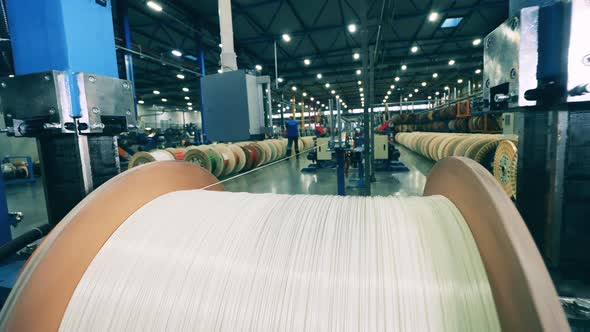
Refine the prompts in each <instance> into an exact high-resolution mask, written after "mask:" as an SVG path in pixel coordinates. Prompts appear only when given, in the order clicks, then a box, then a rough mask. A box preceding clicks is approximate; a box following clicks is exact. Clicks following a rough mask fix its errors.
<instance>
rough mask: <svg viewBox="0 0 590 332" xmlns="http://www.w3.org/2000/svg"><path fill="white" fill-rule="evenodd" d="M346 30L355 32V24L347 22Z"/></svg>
mask: <svg viewBox="0 0 590 332" xmlns="http://www.w3.org/2000/svg"><path fill="white" fill-rule="evenodd" d="M348 32H350V33H355V32H356V24H349V25H348Z"/></svg>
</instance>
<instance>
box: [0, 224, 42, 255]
mask: <svg viewBox="0 0 590 332" xmlns="http://www.w3.org/2000/svg"><path fill="white" fill-rule="evenodd" d="M50 230H51V225H50V224H43V225H41V226H38V227H35V228H33V229H31V230H30V231H28V232H26V233H24V234H23V235H21V236H19V237H17V238H15V239H12V240H10V241H8V242H6V243H5V244H4V245H2V246H1V247H0V261H3V260H5V259H7V258H9V257H10V256H12V255H14V254H16V253H17V252H18V251H19V250H21V249H22V248H24V247H26V246H27V245H29V244H31V243H33V242H35V241H37V240H39V239H40V238H42V237H44V236H45V235H47V233H49V231H50Z"/></svg>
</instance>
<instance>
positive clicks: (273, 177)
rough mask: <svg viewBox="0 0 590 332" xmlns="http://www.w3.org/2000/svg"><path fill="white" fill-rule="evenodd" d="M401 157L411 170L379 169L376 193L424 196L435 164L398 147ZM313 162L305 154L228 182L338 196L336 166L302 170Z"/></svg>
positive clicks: (350, 191)
mask: <svg viewBox="0 0 590 332" xmlns="http://www.w3.org/2000/svg"><path fill="white" fill-rule="evenodd" d="M398 148H399V149H400V152H401V158H400V160H401V161H402V162H403V163H404V164H406V166H407V167H408V168H409V169H410V171H409V172H405V173H404V172H401V173H392V172H377V173H376V174H375V177H376V179H377V181H376V182H375V183H372V184H371V192H372V194H373V196H388V195H392V194H398V195H402V196H414V195H422V191H423V190H424V185H425V183H426V175H428V172H429V171H430V169H431V168H432V166H433V165H434V163H433V162H432V161H430V160H428V159H425V158H423V157H421V156H419V155H417V154H415V153H414V152H412V151H410V150H408V149H406V148H404V147H398ZM309 164H310V161H309V160H307V159H306V157H305V156H304V155H303V156H301V157H300V158H299V159H298V160H295V159H290V160H286V161H282V162H280V163H277V164H274V165H271V166H268V167H264V168H262V169H257V170H256V171H255V172H252V173H249V174H245V175H243V176H240V177H237V178H235V179H232V180H229V181H227V182H225V183H224V184H223V185H224V186H225V190H226V191H233V192H251V193H274V194H314V195H336V190H337V188H336V169H335V168H334V169H330V168H328V169H320V170H318V171H317V173H302V172H301V169H302V168H304V167H306V166H307V165H309ZM356 176H357V174H356V171H353V170H352V169H351V170H350V174H349V178H348V179H347V181H346V182H347V186H349V185H352V184H353V182H352V181H349V179H350V178H354V177H356ZM361 193H362V190H361V189H354V188H349V187H347V188H346V194H347V195H360V194H361Z"/></svg>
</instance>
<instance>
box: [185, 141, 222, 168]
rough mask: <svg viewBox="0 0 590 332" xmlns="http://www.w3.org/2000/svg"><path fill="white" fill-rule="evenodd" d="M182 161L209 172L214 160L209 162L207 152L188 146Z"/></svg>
mask: <svg viewBox="0 0 590 332" xmlns="http://www.w3.org/2000/svg"><path fill="white" fill-rule="evenodd" d="M183 160H184V161H186V162H189V163H193V164H195V165H198V166H201V167H203V168H204V169H206V170H207V171H209V172H211V171H212V170H213V164H214V163H215V158H213V160H211V159H210V158H209V155H208V154H207V152H205V151H203V150H200V149H197V147H196V146H189V147H188V148H187V149H186V153H185V154H184V157H183Z"/></svg>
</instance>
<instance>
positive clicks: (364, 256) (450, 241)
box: [60, 190, 500, 332]
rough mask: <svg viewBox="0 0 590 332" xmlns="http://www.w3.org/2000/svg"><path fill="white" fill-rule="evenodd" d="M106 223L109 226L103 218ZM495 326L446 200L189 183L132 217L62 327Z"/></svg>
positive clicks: (474, 257) (478, 264) (477, 266)
mask: <svg viewBox="0 0 590 332" xmlns="http://www.w3.org/2000/svg"><path fill="white" fill-rule="evenodd" d="M97 222H100V220H97ZM246 330H249V331H303V330H309V331H499V330H500V325H499V322H498V317H497V313H496V309H495V305H494V301H493V297H492V294H491V290H490V286H489V283H488V280H487V275H486V272H485V269H484V267H483V264H482V261H481V258H480V257H479V253H478V251H477V247H476V244H475V241H474V240H473V237H472V236H471V233H470V231H469V228H468V227H467V225H466V223H465V221H464V220H463V217H462V216H461V214H460V213H459V211H458V210H457V209H456V208H455V206H454V205H453V204H452V203H451V202H450V201H448V200H447V199H446V198H443V197H439V196H433V197H419V198H418V197H416V198H399V197H372V198H370V197H369V198H367V197H336V196H308V195H297V196H289V195H274V194H247V193H228V192H208V191H199V190H196V191H181V192H174V193H170V194H167V195H164V196H161V197H159V198H157V199H155V200H153V201H152V202H150V203H148V204H147V205H145V206H144V207H143V208H141V209H139V210H138V211H137V212H135V213H134V214H133V215H131V216H130V217H129V218H128V219H127V220H126V221H125V222H124V223H123V224H122V225H121V226H120V227H119V229H118V230H117V231H116V232H115V233H114V234H113V235H112V236H111V238H110V239H109V240H108V241H107V242H106V243H105V245H104V246H103V248H102V249H101V250H100V251H99V253H98V254H97V256H96V257H95V259H94V260H93V261H92V263H91V264H90V266H89V267H88V269H87V271H86V272H85V274H84V275H83V277H82V280H81V281H80V283H79V285H78V286H77V288H76V290H75V292H74V294H73V296H72V298H71V300H70V303H69V305H68V307H67V309H66V312H65V314H64V318H63V320H62V323H61V326H60V331H142V332H143V331H175V332H176V331H246Z"/></svg>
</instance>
